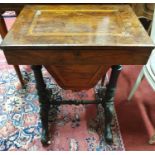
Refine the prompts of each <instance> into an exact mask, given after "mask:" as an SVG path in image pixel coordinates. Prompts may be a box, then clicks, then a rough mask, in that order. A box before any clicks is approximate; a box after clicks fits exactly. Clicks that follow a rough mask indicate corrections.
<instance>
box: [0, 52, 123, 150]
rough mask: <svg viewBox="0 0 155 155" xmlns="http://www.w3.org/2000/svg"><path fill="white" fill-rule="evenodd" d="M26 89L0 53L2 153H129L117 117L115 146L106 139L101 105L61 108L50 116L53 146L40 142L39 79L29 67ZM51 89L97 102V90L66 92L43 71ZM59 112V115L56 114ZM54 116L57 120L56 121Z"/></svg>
mask: <svg viewBox="0 0 155 155" xmlns="http://www.w3.org/2000/svg"><path fill="white" fill-rule="evenodd" d="M20 68H21V70H22V74H23V76H24V79H25V80H26V81H27V84H26V87H25V88H24V89H22V88H21V87H20V83H19V80H18V78H17V76H16V73H15V71H14V68H13V67H12V66H9V65H6V62H5V60H4V57H3V54H2V52H1V53H0V150H10V151H11V150H37V151H39V150H60V151H63V150H64V151H65V150H70V151H75V150H76V151H78V150H82V151H84V150H89V151H95V150H96V151H102V150H105V151H108V150H118V151H121V150H125V149H124V144H123V141H122V138H121V133H120V130H119V124H118V121H117V115H116V112H115V116H114V119H113V122H112V133H113V141H114V143H113V144H112V145H108V144H106V142H105V140H104V138H102V139H101V137H102V133H103V132H104V128H103V127H104V109H103V108H102V106H101V105H99V106H96V105H85V106H84V105H79V106H75V105H61V106H59V107H57V109H56V108H54V109H53V108H52V107H51V110H50V113H49V115H50V116H49V117H50V121H49V130H50V135H51V137H50V138H51V144H50V145H49V146H48V147H43V146H42V144H41V142H40V134H41V129H42V127H41V121H40V118H39V102H38V96H37V93H36V89H35V79H34V76H33V72H32V70H31V69H30V67H29V66H20ZM43 74H44V80H45V81H46V84H47V87H48V88H51V89H54V90H55V92H58V93H59V94H60V95H61V96H62V97H63V98H64V99H87V100H89V99H90V100H91V99H94V89H90V90H88V91H81V92H72V91H70V90H67V91H64V90H62V89H61V88H60V87H59V86H58V85H56V83H55V82H54V80H53V79H52V78H51V76H50V75H49V74H48V72H47V71H46V70H45V69H43ZM54 110H55V111H54ZM54 113H56V114H57V117H53V116H54V115H53V114H54Z"/></svg>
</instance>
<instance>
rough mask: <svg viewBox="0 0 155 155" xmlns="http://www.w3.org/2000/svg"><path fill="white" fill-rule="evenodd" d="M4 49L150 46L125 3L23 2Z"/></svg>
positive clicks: (150, 42)
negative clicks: (26, 3) (29, 3)
mask: <svg viewBox="0 0 155 155" xmlns="http://www.w3.org/2000/svg"><path fill="white" fill-rule="evenodd" d="M1 47H2V48H4V49H12V48H14V49H16V48H17V49H23V48H26V49H33V48H35V49H41V48H45V49H53V48H54V49H55V48H58V49H59V48H63V49H65V48H66V49H67V48H79V47H80V48H86V49H87V48H88V49H90V47H91V48H97V49H102V48H110V49H113V48H114V49H117V48H120V47H121V49H122V48H126V47H129V48H134V47H146V48H152V47H153V43H152V41H151V39H150V38H149V36H148V34H147V32H146V31H145V30H144V28H143V26H142V25H141V24H140V22H139V20H138V18H137V16H136V15H135V14H134V12H133V11H132V9H131V8H130V6H128V5H102V4H98V5H94V4H89V5H88V4H83V5H79V4H74V5H73V4H72V5H71V4H65V5H60V4H53V5H26V6H25V7H24V9H23V10H22V11H21V13H20V15H19V16H18V18H17V20H16V21H15V23H14V25H13V27H12V29H11V30H10V31H9V33H8V34H7V36H6V37H5V39H4V41H3V42H2V44H1Z"/></svg>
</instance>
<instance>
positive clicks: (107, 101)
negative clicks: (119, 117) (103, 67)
mask: <svg viewBox="0 0 155 155" xmlns="http://www.w3.org/2000/svg"><path fill="white" fill-rule="evenodd" d="M111 68H112V72H111V76H110V81H109V83H108V85H107V89H106V93H105V98H104V103H103V107H104V109H105V131H104V135H105V139H106V142H107V143H112V142H113V137H112V131H111V123H112V119H113V113H114V106H113V103H114V95H115V90H116V84H117V79H118V76H119V73H120V71H121V70H122V66H121V65H113V66H112V67H111Z"/></svg>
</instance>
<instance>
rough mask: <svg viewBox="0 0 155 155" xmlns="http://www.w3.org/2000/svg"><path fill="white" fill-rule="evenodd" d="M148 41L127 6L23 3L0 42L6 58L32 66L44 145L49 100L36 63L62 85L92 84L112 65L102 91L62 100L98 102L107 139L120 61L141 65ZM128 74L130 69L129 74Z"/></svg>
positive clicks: (84, 86)
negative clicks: (90, 97)
mask: <svg viewBox="0 0 155 155" xmlns="http://www.w3.org/2000/svg"><path fill="white" fill-rule="evenodd" d="M153 46H154V45H153V43H152V41H151V40H150V38H149V36H148V35H147V33H146V32H145V30H144V28H143V26H142V25H141V24H140V22H139V21H138V19H137V17H136V15H135V14H134V12H133V11H132V9H131V8H130V7H129V6H128V5H101V4H99V5H88V4H84V5H79V4H76V5H75V4H74V5H71V4H68V5H58V4H57V5H56V4H54V5H26V6H25V7H24V9H23V10H22V11H21V13H20V14H19V16H18V18H17V20H16V22H15V24H14V25H13V27H12V29H11V30H10V31H9V33H8V34H7V36H6V37H5V39H4V40H3V42H2V44H1V48H2V49H3V50H4V54H5V56H6V59H7V62H8V63H9V64H14V65H32V69H33V71H34V75H35V79H36V88H37V90H38V95H39V101H40V105H41V106H40V116H41V121H42V127H43V129H42V137H41V141H42V143H43V144H48V141H49V134H48V111H49V105H50V103H51V104H60V101H57V100H54V99H50V98H49V95H48V94H49V91H48V90H47V89H46V84H45V83H44V81H43V75H42V72H41V68H42V65H43V66H44V67H45V68H46V69H47V70H48V72H49V73H50V74H51V75H52V76H53V78H54V79H55V80H56V82H57V83H58V84H59V85H60V86H61V87H62V88H63V89H71V90H75V91H80V90H82V89H89V88H93V87H94V86H95V85H96V84H97V82H98V81H99V80H100V79H102V82H101V84H102V83H103V81H104V76H105V74H106V72H107V70H108V69H109V68H112V72H111V76H110V80H109V83H108V85H107V88H106V92H105V95H103V89H102V86H101V88H100V89H99V90H98V93H97V94H98V95H97V99H96V100H95V101H62V103H63V104H80V103H82V104H89V103H100V104H102V105H103V107H104V109H105V129H104V131H103V134H104V135H105V139H106V141H107V142H108V143H111V142H112V133H111V121H112V118H113V102H114V94H115V88H116V82H117V79H118V76H119V73H120V71H121V68H122V67H121V65H122V64H125V65H144V64H146V62H147V59H148V57H149V55H150V53H151V51H152V49H153ZM131 74H132V73H131Z"/></svg>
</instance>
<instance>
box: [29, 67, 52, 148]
mask: <svg viewBox="0 0 155 155" xmlns="http://www.w3.org/2000/svg"><path fill="white" fill-rule="evenodd" d="M31 68H32V70H33V72H34V76H35V80H36V89H37V91H38V96H39V102H40V118H41V122H42V136H41V142H42V144H43V145H47V144H49V143H50V141H49V133H48V113H49V108H50V101H49V96H48V91H47V89H46V84H45V82H44V79H43V75H42V71H41V69H42V66H41V65H32V66H31Z"/></svg>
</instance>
